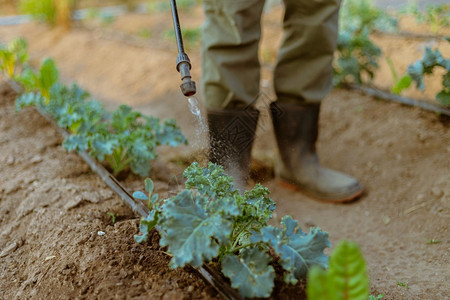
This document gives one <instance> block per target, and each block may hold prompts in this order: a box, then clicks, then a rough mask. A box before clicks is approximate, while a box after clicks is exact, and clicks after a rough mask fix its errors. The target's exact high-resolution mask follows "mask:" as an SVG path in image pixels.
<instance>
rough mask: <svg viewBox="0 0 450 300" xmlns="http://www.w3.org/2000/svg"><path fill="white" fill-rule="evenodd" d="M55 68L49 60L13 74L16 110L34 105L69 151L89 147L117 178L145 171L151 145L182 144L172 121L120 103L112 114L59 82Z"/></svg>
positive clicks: (152, 152) (151, 155)
mask: <svg viewBox="0 0 450 300" xmlns="http://www.w3.org/2000/svg"><path fill="white" fill-rule="evenodd" d="M58 77H59V71H58V68H57V67H56V64H55V62H54V61H53V60H51V59H46V60H44V61H43V63H42V65H41V67H40V70H39V72H38V73H34V71H33V70H31V69H30V68H27V69H25V70H24V72H22V74H20V75H18V76H17V81H18V82H19V83H20V84H22V85H23V86H24V87H25V88H26V90H27V91H28V92H27V93H25V94H23V95H21V96H19V98H18V99H17V100H16V109H17V110H20V109H22V108H23V107H26V106H37V107H39V108H40V109H42V110H43V111H45V112H46V113H48V114H49V115H50V116H52V117H53V118H54V120H55V121H56V122H57V123H58V125H59V126H61V127H62V128H64V129H67V130H68V131H69V132H70V133H71V135H70V136H69V137H67V138H66V139H65V140H64V142H63V146H64V148H66V149H67V150H68V151H72V150H75V151H88V152H89V154H90V155H91V156H92V157H94V158H96V159H97V160H98V161H99V162H103V161H106V162H107V163H108V164H109V166H110V167H111V169H112V172H113V174H114V175H115V176H117V175H118V174H119V173H120V172H122V171H123V170H125V169H127V168H130V170H131V171H132V172H133V173H135V174H138V175H141V176H148V175H149V173H150V169H151V165H150V161H151V160H153V159H155V158H156V156H157V155H156V152H155V147H157V146H159V145H169V146H172V147H175V146H177V145H179V144H181V143H187V140H186V138H185V137H184V135H183V134H182V133H181V131H180V129H179V127H178V126H177V125H176V123H175V121H174V120H165V121H163V122H160V120H159V119H157V118H154V117H151V116H145V115H143V114H141V113H139V112H136V111H133V110H132V108H131V107H129V106H126V105H122V106H120V107H119V108H118V109H117V110H116V111H114V112H113V113H112V114H110V113H108V112H107V111H106V110H105V109H104V108H103V106H102V105H101V104H100V103H99V102H97V101H94V100H90V96H89V94H88V93H87V92H85V91H83V90H82V89H81V88H80V87H78V86H77V85H72V86H71V87H67V86H64V85H62V84H60V83H59V82H58Z"/></svg>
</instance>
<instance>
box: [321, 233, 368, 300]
mask: <svg viewBox="0 0 450 300" xmlns="http://www.w3.org/2000/svg"><path fill="white" fill-rule="evenodd" d="M328 272H329V274H328V276H329V278H330V282H331V285H332V288H333V293H334V294H335V295H336V298H337V299H349V300H359V299H361V300H366V299H367V298H368V297H369V279H368V277H367V273H366V264H365V261H364V258H363V256H362V254H361V252H360V250H359V247H358V245H357V244H355V243H351V242H347V241H342V242H341V243H340V244H339V245H338V246H337V247H336V249H335V250H334V251H333V254H332V255H331V257H330V268H329V271H328ZM344 297H346V298H344Z"/></svg>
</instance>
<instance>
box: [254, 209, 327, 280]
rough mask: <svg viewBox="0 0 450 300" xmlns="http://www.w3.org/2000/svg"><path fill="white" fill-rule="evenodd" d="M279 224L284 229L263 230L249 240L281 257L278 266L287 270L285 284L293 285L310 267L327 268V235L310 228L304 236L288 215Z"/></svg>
mask: <svg viewBox="0 0 450 300" xmlns="http://www.w3.org/2000/svg"><path fill="white" fill-rule="evenodd" d="M281 224H282V226H283V228H276V227H273V226H267V227H265V228H262V229H261V233H260V234H256V233H255V234H254V236H252V238H251V241H252V242H254V243H255V242H260V241H263V242H266V243H269V244H270V246H271V247H272V248H273V249H274V250H275V252H276V253H277V254H278V255H279V256H280V264H281V266H282V267H283V268H284V269H285V270H286V271H287V273H286V275H285V281H286V282H287V283H292V284H295V283H296V282H297V279H299V278H304V277H306V274H307V272H308V270H309V269H310V268H311V266H313V265H319V266H322V267H323V268H326V267H327V266H328V257H327V256H326V255H325V254H324V253H323V251H324V249H325V248H327V247H330V241H329V240H328V233H327V232H324V231H322V230H320V228H311V230H310V232H309V234H308V235H307V234H306V233H304V232H303V231H302V230H301V228H300V227H299V226H298V222H297V221H295V220H293V219H292V218H291V217H290V216H285V217H284V218H283V219H282V221H281Z"/></svg>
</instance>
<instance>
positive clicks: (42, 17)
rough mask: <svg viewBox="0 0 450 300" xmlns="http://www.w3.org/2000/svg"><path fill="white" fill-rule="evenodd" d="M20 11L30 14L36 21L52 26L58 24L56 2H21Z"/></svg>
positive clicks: (30, 0)
mask: <svg viewBox="0 0 450 300" xmlns="http://www.w3.org/2000/svg"><path fill="white" fill-rule="evenodd" d="M19 9H20V11H21V12H23V13H25V14H30V15H31V16H32V17H33V18H34V19H35V20H36V21H39V22H45V23H48V24H50V25H54V24H55V22H56V8H55V4H54V0H20V1H19Z"/></svg>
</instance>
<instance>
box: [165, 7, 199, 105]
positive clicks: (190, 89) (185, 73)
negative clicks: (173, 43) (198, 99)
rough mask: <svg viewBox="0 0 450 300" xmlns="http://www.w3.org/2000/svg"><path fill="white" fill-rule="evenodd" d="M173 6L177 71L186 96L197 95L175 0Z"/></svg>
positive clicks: (182, 90)
mask: <svg viewBox="0 0 450 300" xmlns="http://www.w3.org/2000/svg"><path fill="white" fill-rule="evenodd" d="M170 6H171V7H172V17H173V28H174V31H175V37H176V39H177V47H178V56H177V71H178V72H180V75H181V85H180V88H181V92H182V93H183V95H185V96H186V97H190V96H193V95H195V93H196V92H197V88H196V87H195V82H194V81H192V80H191V67H192V66H191V61H190V60H189V56H188V55H187V54H186V53H185V52H184V45H183V36H182V35H181V27H180V20H179V19H178V10H177V3H176V2H175V0H170Z"/></svg>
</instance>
